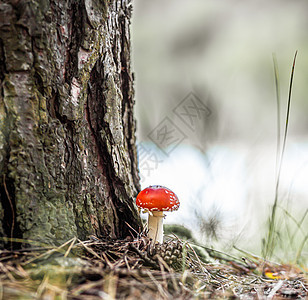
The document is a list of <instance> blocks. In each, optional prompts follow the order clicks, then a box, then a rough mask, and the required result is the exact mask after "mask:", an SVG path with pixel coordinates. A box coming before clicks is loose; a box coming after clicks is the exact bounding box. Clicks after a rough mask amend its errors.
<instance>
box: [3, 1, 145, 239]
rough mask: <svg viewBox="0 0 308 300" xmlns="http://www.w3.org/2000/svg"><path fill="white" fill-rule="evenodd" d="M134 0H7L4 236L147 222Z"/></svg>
mask: <svg viewBox="0 0 308 300" xmlns="http://www.w3.org/2000/svg"><path fill="white" fill-rule="evenodd" d="M131 9H132V8H131V3H130V0H118V1H116V0H109V1H107V0H104V1H103V0H32V1H27V0H4V1H1V2H0V83H1V84H0V88H1V93H0V174H1V176H0V196H1V202H0V203H1V205H0V220H1V221H0V236H4V237H17V238H23V239H31V240H37V241H43V242H45V243H51V244H60V243H62V242H64V241H67V240H68V239H69V238H71V237H73V236H78V237H79V238H86V237H87V236H88V235H90V234H97V235H103V236H109V237H112V238H120V237H125V236H127V235H128V234H129V230H131V229H130V228H129V227H128V225H127V223H128V224H129V225H130V226H132V227H133V228H138V226H139V225H140V219H139V216H138V213H137V211H136V207H135V204H134V197H135V195H136V193H137V191H138V190H139V176H138V170H137V159H136V147H135V121H134V118H133V103H134V94H133V77H132V75H133V74H132V72H131V66H130V31H129V27H130V17H131Z"/></svg>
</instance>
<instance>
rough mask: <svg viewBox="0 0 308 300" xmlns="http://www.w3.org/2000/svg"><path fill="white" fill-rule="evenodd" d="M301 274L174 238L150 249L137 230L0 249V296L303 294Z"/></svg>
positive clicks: (307, 289)
mask: <svg viewBox="0 0 308 300" xmlns="http://www.w3.org/2000/svg"><path fill="white" fill-rule="evenodd" d="M205 250H206V251H205ZM202 251H203V252H202ZM197 253H198V254H197ZM307 274H308V273H307V269H304V268H301V267H298V266H292V265H281V264H276V263H272V262H269V261H264V260H262V259H261V258H258V257H256V256H253V255H248V254H247V255H246V256H245V257H241V258H237V257H233V256H231V255H228V254H225V253H222V252H219V251H216V250H213V249H207V248H204V249H200V248H197V247H195V246H193V245H192V244H190V243H189V242H187V241H183V240H180V239H178V238H177V237H175V236H174V237H169V238H168V239H167V241H166V242H165V243H164V244H163V245H162V246H161V247H156V248H155V249H153V247H152V245H151V242H150V241H149V240H148V239H147V238H146V237H143V236H140V237H138V238H136V239H133V238H131V239H126V240H107V239H99V238H97V237H94V236H93V237H91V238H90V239H89V240H88V241H80V240H78V239H76V238H74V239H72V240H70V241H68V242H66V243H65V244H63V245H61V246H60V247H57V248H55V247H48V246H47V247H43V248H42V247H33V245H32V248H25V249H20V250H11V251H10V250H1V251H0V299H5V300H6V299H87V300H88V299H143V300H146V299H152V300H153V299H307V297H308V280H307V278H308V277H307Z"/></svg>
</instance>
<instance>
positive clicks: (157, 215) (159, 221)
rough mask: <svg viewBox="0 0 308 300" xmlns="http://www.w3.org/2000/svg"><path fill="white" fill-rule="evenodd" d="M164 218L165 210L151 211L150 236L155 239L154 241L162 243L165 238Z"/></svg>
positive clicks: (149, 220)
mask: <svg viewBox="0 0 308 300" xmlns="http://www.w3.org/2000/svg"><path fill="white" fill-rule="evenodd" d="M163 219H164V212H162V211H152V212H149V218H148V228H149V233H148V236H149V238H150V239H152V240H153V243H154V244H155V243H156V242H158V243H160V244H162V243H163V238H164V229H163Z"/></svg>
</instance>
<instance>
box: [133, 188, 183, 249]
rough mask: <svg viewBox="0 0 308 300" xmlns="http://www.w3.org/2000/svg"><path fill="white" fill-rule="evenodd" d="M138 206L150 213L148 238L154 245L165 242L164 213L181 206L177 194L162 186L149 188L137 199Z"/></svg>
mask: <svg viewBox="0 0 308 300" xmlns="http://www.w3.org/2000/svg"><path fill="white" fill-rule="evenodd" d="M136 205H137V206H138V207H139V208H143V209H144V210H145V211H146V212H148V213H149V217H148V229H149V233H148V236H149V238H151V239H152V240H153V243H154V244H155V243H156V242H158V243H162V242H163V234H164V233H163V218H164V213H163V212H164V211H174V210H177V209H178V208H179V206H180V201H179V199H178V197H177V196H176V194H175V193H173V192H172V191H171V190H169V189H168V188H166V187H163V186H161V185H153V186H149V187H147V188H146V189H144V190H142V191H141V192H140V193H139V194H138V196H137V199H136Z"/></svg>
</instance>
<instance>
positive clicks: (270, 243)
mask: <svg viewBox="0 0 308 300" xmlns="http://www.w3.org/2000/svg"><path fill="white" fill-rule="evenodd" d="M296 57H297V51H295V55H294V59H293V64H292V70H291V77H290V85H289V94H288V103H287V112H286V120H285V128H284V135H283V141H282V150H281V155H280V160H279V163H278V169H277V174H276V186H275V200H274V204H273V207H272V211H271V216H270V219H269V228H268V234H267V239H266V241H265V245H264V252H263V256H264V258H265V259H267V258H268V257H270V256H271V255H272V254H273V251H274V247H275V231H276V230H275V228H276V211H277V204H278V192H279V182H280V174H281V167H282V162H283V157H284V153H285V148H286V141H287V135H288V128H289V119H290V108H291V95H292V87H293V78H294V69H295V62H296ZM274 69H275V83H276V93H277V91H278V93H277V95H276V97H277V102H278V101H279V99H280V95H279V83H278V79H279V77H278V74H277V75H276V70H277V68H275V59H274ZM276 79H277V82H276ZM279 107H280V106H279ZM277 117H280V113H279V115H278V116H277ZM277 124H279V125H280V121H278V123H277ZM279 147H280V141H279Z"/></svg>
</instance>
